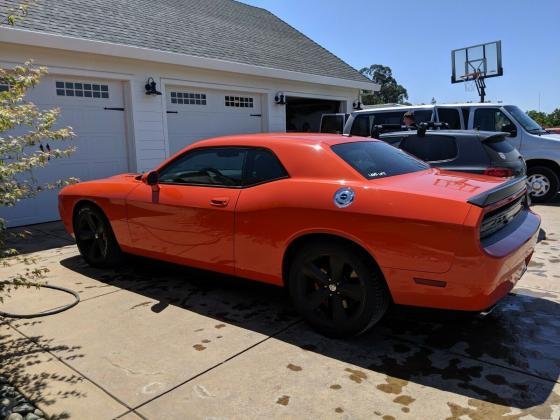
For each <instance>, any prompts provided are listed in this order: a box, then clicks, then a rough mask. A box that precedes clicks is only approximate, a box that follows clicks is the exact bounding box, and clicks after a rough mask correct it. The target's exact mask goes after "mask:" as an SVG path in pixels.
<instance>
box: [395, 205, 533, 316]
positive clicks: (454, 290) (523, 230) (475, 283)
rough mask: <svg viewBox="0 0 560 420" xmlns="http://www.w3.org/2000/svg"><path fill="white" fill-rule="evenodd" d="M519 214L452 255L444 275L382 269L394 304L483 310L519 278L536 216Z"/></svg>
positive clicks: (527, 256)
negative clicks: (470, 250)
mask: <svg viewBox="0 0 560 420" xmlns="http://www.w3.org/2000/svg"><path fill="white" fill-rule="evenodd" d="M521 216H522V217H521V218H520V220H518V221H517V223H515V225H514V224H513V223H512V226H511V227H509V228H504V229H503V231H504V232H500V234H499V235H496V236H495V237H493V238H492V240H491V241H485V243H483V244H482V247H481V248H480V250H479V252H477V253H475V254H473V255H465V256H456V257H455V260H454V262H453V264H452V266H451V268H450V269H449V271H447V272H446V273H443V274H433V273H425V272H414V271H410V270H398V269H388V270H387V271H386V272H385V274H386V278H387V282H388V284H389V289H390V290H391V294H392V297H393V300H394V302H395V303H398V304H403V305H411V306H423V307H430V308H442V309H453V310H464V311H483V310H486V309H488V308H490V307H491V306H492V305H494V304H496V302H498V301H499V300H500V299H502V298H503V297H504V296H506V295H507V294H508V293H509V292H510V291H511V289H512V288H513V287H514V286H515V284H516V283H517V282H518V281H519V279H520V278H521V276H522V275H523V273H524V272H525V270H526V267H527V265H528V264H529V261H530V259H531V256H532V255H533V251H534V249H535V244H536V243H537V238H538V233H539V228H540V218H539V216H538V215H536V214H535V213H533V212H531V211H529V210H526V211H524V212H523V214H522V215H521ZM384 271H385V270H384ZM419 279H420V281H419ZM430 280H435V281H430Z"/></svg>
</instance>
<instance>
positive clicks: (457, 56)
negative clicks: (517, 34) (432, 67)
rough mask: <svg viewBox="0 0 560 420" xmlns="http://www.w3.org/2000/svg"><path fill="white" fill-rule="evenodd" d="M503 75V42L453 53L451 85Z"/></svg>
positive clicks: (489, 43) (461, 49)
mask: <svg viewBox="0 0 560 420" xmlns="http://www.w3.org/2000/svg"><path fill="white" fill-rule="evenodd" d="M503 74H504V70H503V68H502V42H501V41H494V42H488V43H486V44H478V45H473V46H471V47H466V48H459V49H457V50H453V51H451V83H461V82H466V81H469V80H473V79H478V78H480V79H484V78H488V77H496V76H502V75H503Z"/></svg>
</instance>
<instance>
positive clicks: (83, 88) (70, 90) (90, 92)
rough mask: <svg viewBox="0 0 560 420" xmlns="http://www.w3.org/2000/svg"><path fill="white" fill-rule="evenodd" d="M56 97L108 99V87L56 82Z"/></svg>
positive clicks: (96, 84)
mask: <svg viewBox="0 0 560 420" xmlns="http://www.w3.org/2000/svg"><path fill="white" fill-rule="evenodd" d="M56 94H57V96H77V97H80V98H100V99H109V86H108V85H102V84H98V83H81V82H64V81H60V80H57V81H56Z"/></svg>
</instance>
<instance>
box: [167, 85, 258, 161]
mask: <svg viewBox="0 0 560 420" xmlns="http://www.w3.org/2000/svg"><path fill="white" fill-rule="evenodd" d="M166 91H167V109H168V111H170V112H169V113H168V114H167V127H168V136H169V149H170V152H171V153H175V152H177V151H178V150H180V149H182V148H183V147H185V146H187V145H189V144H192V143H194V142H195V141H198V140H202V139H205V138H209V137H217V136H223V135H230V134H244V133H258V132H261V131H262V121H261V120H262V118H261V117H260V115H261V95H260V94H256V93H251V92H229V91H225V90H211V89H207V90H204V89H199V88H189V87H184V86H181V87H178V86H167V87H166Z"/></svg>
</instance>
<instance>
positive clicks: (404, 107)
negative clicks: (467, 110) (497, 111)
mask: <svg viewBox="0 0 560 420" xmlns="http://www.w3.org/2000/svg"><path fill="white" fill-rule="evenodd" d="M512 105H513V104H509V103H499V102H484V103H482V102H460V103H456V104H424V105H398V106H395V105H389V106H387V107H382V106H381V107H377V108H366V109H361V110H357V111H354V112H353V114H369V113H375V112H378V111H403V112H406V111H409V110H421V109H433V108H434V107H438V108H449V107H454V108H459V107H470V106H476V107H502V106H512Z"/></svg>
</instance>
